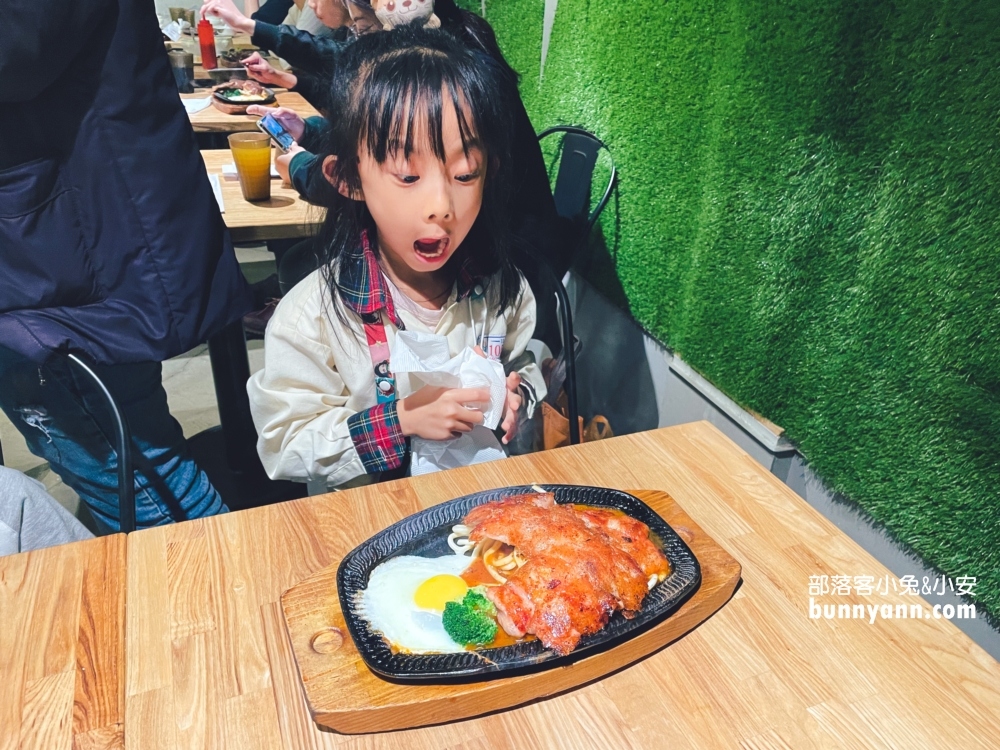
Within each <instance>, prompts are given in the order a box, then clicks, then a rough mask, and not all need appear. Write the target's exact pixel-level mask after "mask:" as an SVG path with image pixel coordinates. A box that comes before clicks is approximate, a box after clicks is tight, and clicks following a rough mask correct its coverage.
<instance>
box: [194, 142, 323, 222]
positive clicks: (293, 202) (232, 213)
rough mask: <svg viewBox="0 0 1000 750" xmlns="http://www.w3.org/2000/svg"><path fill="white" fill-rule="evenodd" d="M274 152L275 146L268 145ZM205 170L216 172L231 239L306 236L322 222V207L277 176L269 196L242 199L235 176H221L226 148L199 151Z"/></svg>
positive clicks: (228, 157) (228, 155) (229, 156)
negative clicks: (258, 200)
mask: <svg viewBox="0 0 1000 750" xmlns="http://www.w3.org/2000/svg"><path fill="white" fill-rule="evenodd" d="M272 152H273V153H275V154H277V149H272ZM201 156H202V158H203V159H204V160H205V169H207V170H208V173H209V174H218V175H220V183H219V184H220V185H221V186H222V202H223V204H225V207H226V210H225V211H224V212H223V214H222V218H223V219H224V220H225V222H226V226H227V227H229V234H230V235H231V236H232V238H233V242H248V241H251V240H274V239H284V238H290V237H309V236H312V235H314V234H316V232H317V230H318V229H319V226H320V224H322V223H323V215H324V210H323V209H322V208H319V207H317V206H313V205H311V204H309V203H307V202H306V201H305V200H303V199H302V197H301V196H300V195H299V194H298V192H297V191H296V190H295V189H294V188H292V187H284V186H283V185H282V181H281V180H280V179H278V178H274V179H272V180H271V198H270V200H267V201H260V202H256V203H250V202H249V201H246V200H244V199H243V193H242V192H241V191H240V183H239V180H227V179H225V178H224V177H222V176H221V175H222V167H223V166H225V165H227V164H232V163H233V155H232V152H230V151H229V149H210V150H206V151H202V152H201Z"/></svg>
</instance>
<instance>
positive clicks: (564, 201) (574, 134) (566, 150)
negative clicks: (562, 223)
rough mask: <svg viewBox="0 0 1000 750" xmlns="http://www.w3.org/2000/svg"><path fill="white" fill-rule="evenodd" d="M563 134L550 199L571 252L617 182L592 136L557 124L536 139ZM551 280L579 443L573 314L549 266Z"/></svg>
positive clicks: (572, 429) (572, 431)
mask: <svg viewBox="0 0 1000 750" xmlns="http://www.w3.org/2000/svg"><path fill="white" fill-rule="evenodd" d="M557 133H562V134H563V139H562V143H561V144H560V148H559V169H558V172H557V173H556V181H555V188H554V189H553V191H552V197H553V198H554V199H555V203H556V213H558V214H559V216H561V217H563V218H565V219H569V220H570V221H571V222H572V224H573V225H574V226H576V227H579V232H578V234H577V235H576V236H575V237H573V238H572V243H571V244H572V248H573V253H572V255H571V257H574V256H575V255H576V252H577V251H578V250H579V248H580V247H582V246H583V245H584V244H586V242H587V240H588V239H589V238H590V232H591V230H592V229H593V228H594V224H596V223H597V219H598V218H599V217H600V215H601V212H602V211H603V210H604V207H605V206H607V205H608V200H610V198H611V193H612V192H613V191H614V188H615V183H616V181H617V179H618V170H617V168H616V167H615V163H614V159H612V158H611V151H610V149H608V147H607V145H605V143H604V142H603V141H601V140H600V139H599V138H598V137H597V136H595V135H594V134H593V133H591V132H589V131H587V130H584V129H583V128H578V127H574V126H571V125H557V126H555V127H551V128H548V129H547V130H543V131H542V132H541V133H539V135H538V140H539V141H542V140H544V139H545V138H547V137H549V136H551V135H555V134H557ZM602 149H603V150H604V151H606V152H607V154H608V159H609V160H610V162H611V176H610V177H609V179H608V184H607V187H606V188H605V190H604V193H603V195H602V196H601V198H600V200H599V201H598V202H597V205H596V206H594V208H592V209H591V208H590V204H591V189H592V187H593V185H592V183H593V178H594V170H595V167H596V165H597V157H598V154H599V153H600V151H601V150H602ZM545 267H546V268H547V269H548V271H549V273H551V274H552V276H553V277H554V288H555V294H556V298H557V300H558V310H559V312H558V314H559V318H560V321H559V322H560V324H561V329H562V343H563V352H564V354H563V356H564V357H565V361H566V380H565V383H564V388H565V389H566V402H567V411H568V412H569V413H568V416H569V435H570V438H569V439H570V443H579V442H580V425H579V419H578V416H579V408H578V405H577V398H576V352H575V346H574V339H573V315H572V313H571V311H570V304H569V295H568V294H567V293H566V287H565V286H563V283H562V279H560V278H558V277H556V275H555V272H554V271H553V270H552V267H551V266H549V265H547V264H546V266H545Z"/></svg>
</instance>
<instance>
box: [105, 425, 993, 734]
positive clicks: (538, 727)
mask: <svg viewBox="0 0 1000 750" xmlns="http://www.w3.org/2000/svg"><path fill="white" fill-rule="evenodd" d="M531 482H566V483H575V484H596V485H605V486H610V487H618V488H622V489H629V488H648V489H659V490H664V491H666V492H668V493H670V495H672V496H673V497H674V499H675V500H676V501H677V502H678V503H679V504H680V505H681V506H682V507H683V508H684V509H685V510H686V511H687V512H688V514H690V516H691V517H692V518H693V519H694V520H695V522H696V523H698V524H699V525H700V526H701V527H702V528H704V530H705V531H706V532H708V533H709V534H710V535H711V536H713V537H714V538H715V539H716V541H718V542H719V543H720V544H721V545H722V546H723V547H724V548H726V549H727V550H728V551H729V552H730V554H732V555H733V556H734V557H736V558H737V560H739V561H740V562H741V563H742V565H743V576H744V580H743V583H742V585H741V587H740V588H739V589H738V590H737V592H736V594H735V595H734V597H733V598H732V599H731V600H730V601H729V603H728V604H727V605H725V606H724V607H723V608H722V610H721V611H719V612H718V613H717V614H716V615H715V616H713V617H712V618H710V619H709V620H708V621H707V622H705V623H704V624H703V625H701V626H700V627H699V628H697V629H696V630H695V631H693V632H691V633H689V634H688V635H686V636H684V637H683V638H681V639H680V640H678V641H676V642H674V643H673V644H671V645H670V646H668V647H667V648H665V649H663V650H661V651H660V652H658V653H655V654H654V655H652V656H650V657H648V658H647V659H645V660H643V661H641V662H639V663H637V664H634V665H633V666H631V667H629V668H626V669H623V670H621V671H619V672H617V673H615V674H613V675H610V676H608V677H605V678H604V679H601V680H598V681H596V682H593V683H591V684H589V685H587V686H585V687H583V688H580V689H577V690H572V691H570V692H567V693H564V694H562V695H559V696H557V697H555V698H551V699H548V700H543V701H539V702H536V703H533V704H530V705H527V706H522V707H521V708H517V709H513V710H509V711H503V712H499V713H496V714H492V715H487V716H485V717H481V718H477V719H471V720H468V721H462V722H457V723H451V724H444V725H439V726H435V727H430V728H425V729H417V730H408V731H402V732H394V733H388V734H380V735H367V736H360V737H359V736H348V735H339V734H336V733H333V732H329V731H321V730H320V729H319V728H318V727H317V726H316V725H315V724H314V723H313V722H312V721H311V720H310V719H309V715H308V713H307V709H306V706H305V704H304V700H303V696H302V692H301V689H300V686H299V683H298V677H297V674H296V670H295V665H294V663H293V661H292V658H291V655H290V652H289V644H288V640H287V636H286V633H285V628H284V624H283V622H282V616H281V612H280V608H279V604H278V599H279V596H280V594H281V592H282V591H283V590H285V589H287V588H288V587H290V586H291V585H292V584H294V583H296V582H298V581H300V580H302V579H303V578H305V577H306V576H308V575H310V574H311V573H313V572H314V571H316V570H319V569H320V568H322V567H324V566H326V565H328V564H330V563H331V562H333V561H335V560H337V559H339V558H340V557H341V556H342V555H343V554H344V553H345V552H347V551H348V550H350V549H351V548H353V547H354V546H355V545H356V544H357V543H359V542H360V541H362V540H363V539H365V538H367V537H368V536H370V535H371V534H373V533H375V532H376V531H378V530H380V529H382V528H384V527H386V526H388V525H389V524H391V523H393V522H394V521H396V520H398V519H400V518H403V517H404V516H406V515H408V514H410V513H413V512H415V511H417V510H419V509H421V508H424V507H427V506H429V505H433V504H435V503H438V502H441V501H443V500H447V499H450V498H452V497H457V496H459V495H463V494H466V493H469V492H473V491H476V490H479V489H486V488H490V487H498V486H504V485H509V484H522V483H531ZM128 547H129V562H128V567H129V580H128V602H129V606H128V613H127V616H128V637H129V641H128V642H129V651H128V659H127V668H126V673H127V678H126V683H127V684H126V699H125V700H126V740H127V746H128V747H129V748H137V749H138V748H141V749H142V750H155V749H158V748H178V747H208V748H240V749H241V750H251V749H254V748H261V749H262V750H264V749H266V750H272V749H273V748H333V747H344V748H400V750H403V749H405V750H410V749H415V748H428V749H430V748H434V749H435V750H436V749H438V748H458V747H462V748H472V747H489V748H567V749H570V748H572V749H574V750H576V749H577V748H595V749H597V748H600V749H602V750H603V749H604V748H635V749H644V748H660V747H671V748H673V747H704V748H721V747H726V748H728V747H740V746H742V747H747V748H758V747H791V748H810V747H837V748H842V747H879V748H885V747H900V748H902V747H906V748H909V747H921V748H925V747H926V748H930V747H941V748H944V747H983V746H986V745H988V744H990V743H993V745H994V746H995V743H996V741H997V740H996V738H997V737H1000V665H998V664H997V662H996V661H994V660H993V659H992V658H990V657H989V656H988V655H987V654H986V653H985V652H984V651H983V650H982V649H980V648H979V647H978V646H976V645H975V644H974V643H973V642H972V641H970V640H969V638H967V637H966V636H965V635H964V634H963V633H962V632H961V631H959V630H958V629H957V628H955V627H954V626H953V625H951V624H950V623H948V622H947V621H945V620H932V619H924V620H878V621H876V622H875V623H874V624H871V625H870V624H868V621H867V620H864V621H861V620H824V619H810V618H809V596H808V585H809V577H810V576H812V575H818V574H826V575H834V574H840V573H843V574H850V575H862V574H863V575H872V576H884V575H886V574H887V573H888V571H886V569H885V568H883V567H882V566H881V565H880V564H879V563H878V562H877V561H876V560H875V559H874V558H872V557H871V556H870V555H868V554H867V553H866V552H864V551H863V550H862V549H860V548H859V547H858V546H857V545H856V544H855V543H854V542H852V541H851V540H850V539H849V538H847V537H846V536H845V535H844V534H843V533H842V532H840V531H839V530H838V529H837V528H836V527H834V526H833V524H831V523H830V522H828V521H827V520H825V519H824V518H823V517H822V516H820V514H819V513H817V512H816V511H815V510H813V509H812V508H811V507H809V506H808V505H807V504H806V503H804V502H803V501H802V500H801V499H800V498H799V497H798V496H796V495H795V494H794V493H793V492H791V490H789V489H788V488H787V487H785V486H784V485H783V484H781V482H779V481H778V480H777V479H775V478H774V477H773V476H771V475H770V474H769V473H768V472H767V471H765V470H764V469H763V468H762V467H761V466H760V465H759V464H757V463H756V462H755V461H753V459H751V458H750V457H749V456H747V455H746V454H745V453H743V452H742V451H741V450H740V449H739V448H737V447H736V445H734V444H733V443H732V442H730V441H729V440H728V439H727V438H725V437H724V436H723V435H722V434H721V433H720V432H718V431H717V430H716V429H715V428H714V427H711V426H710V425H709V424H708V423H705V422H699V423H694V424H689V425H682V426H679V427H673V428H668V429H663V430H658V431H654V432H647V433H640V434H637V435H629V436H625V437H619V438H613V439H611V440H607V441H604V442H598V443H591V444H587V445H582V446H575V447H571V448H564V449H560V450H556V451H549V452H547V453H544V454H536V455H533V456H526V457H520V458H516V459H509V460H506V461H499V462H495V463H491V464H482V465H479V466H476V467H471V468H468V469H459V470H456V471H450V472H445V473H441V474H433V475H428V476H423V477H418V478H413V479H407V480H402V481H398V482H393V483H390V484H386V485H382V486H377V487H367V488H361V489H356V490H351V491H348V492H342V493H335V494H331V495H325V496H321V497H315V498H310V499H307V500H300V501H294V502H290V503H285V504H281V505H275V506H270V507H265V508H258V509H255V510H249V511H242V512H239V513H233V514H230V515H226V516H218V517H215V518H210V519H205V520H201V521H194V522H188V523H183V524H179V525H176V526H167V527H161V528H157V529H151V530H145V531H140V532H137V533H135V534H132V535H130V536H129V539H128ZM846 599H847V601H850V600H851V598H850V597H847V598H846ZM878 601H879V603H882V602H885V603H892V604H896V603H900V602H905V603H907V604H911V603H913V602H914V601H919V602H921V603H923V602H922V600H920V599H917V598H916V597H910V596H906V597H902V596H899V595H895V594H894V595H888V596H885V597H881V598H880V599H878ZM925 606H926V605H925ZM991 737H992V738H993V739H992V740H991V739H990V738H991Z"/></svg>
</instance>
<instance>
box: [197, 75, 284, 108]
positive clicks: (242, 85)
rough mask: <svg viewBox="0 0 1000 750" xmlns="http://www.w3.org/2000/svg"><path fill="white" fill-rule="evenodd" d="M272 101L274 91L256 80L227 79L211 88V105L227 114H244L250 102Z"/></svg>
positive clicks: (264, 102) (266, 102)
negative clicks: (225, 81) (227, 80)
mask: <svg viewBox="0 0 1000 750" xmlns="http://www.w3.org/2000/svg"><path fill="white" fill-rule="evenodd" d="M274 102H275V97H274V92H273V91H271V89H269V88H265V87H264V86H261V85H260V84H259V83H257V81H229V82H228V83H221V84H219V85H218V86H215V87H214V88H213V89H212V106H213V107H215V108H216V109H218V110H220V111H221V112H225V113H226V114H228V115H245V114H246V113H247V107H249V106H250V105H251V104H265V105H266V104H274Z"/></svg>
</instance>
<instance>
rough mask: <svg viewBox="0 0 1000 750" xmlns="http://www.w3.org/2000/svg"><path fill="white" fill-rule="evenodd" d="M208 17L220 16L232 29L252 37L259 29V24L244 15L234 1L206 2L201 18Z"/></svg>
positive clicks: (208, 0) (214, 0) (207, 0)
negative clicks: (256, 29)
mask: <svg viewBox="0 0 1000 750" xmlns="http://www.w3.org/2000/svg"><path fill="white" fill-rule="evenodd" d="M208 16H218V17H219V18H221V19H222V20H223V21H225V22H226V23H227V24H229V25H230V26H231V27H232V28H234V29H236V30H237V31H242V32H244V33H245V34H250V35H251V36H253V32H254V29H255V28H256V27H257V22H256V21H254V20H253V19H252V18H247V17H246V16H245V15H243V13H242V12H241V11H240V9H239V8H237V7H236V4H235V3H234V2H233V0H205V2H204V3H202V6H201V17H202V18H208Z"/></svg>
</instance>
